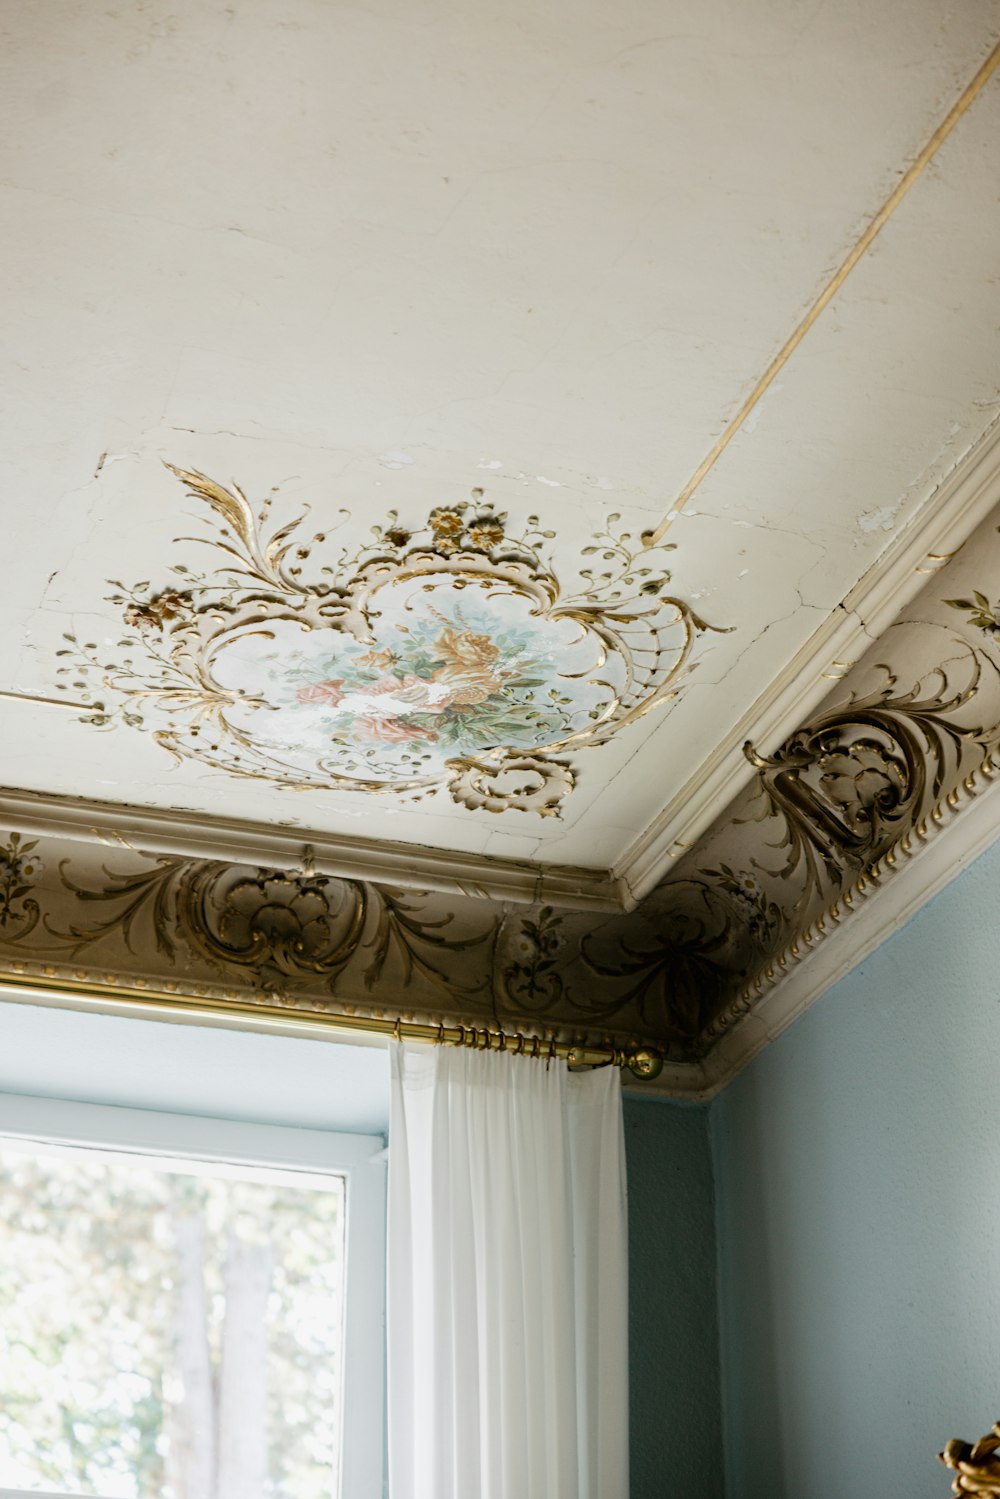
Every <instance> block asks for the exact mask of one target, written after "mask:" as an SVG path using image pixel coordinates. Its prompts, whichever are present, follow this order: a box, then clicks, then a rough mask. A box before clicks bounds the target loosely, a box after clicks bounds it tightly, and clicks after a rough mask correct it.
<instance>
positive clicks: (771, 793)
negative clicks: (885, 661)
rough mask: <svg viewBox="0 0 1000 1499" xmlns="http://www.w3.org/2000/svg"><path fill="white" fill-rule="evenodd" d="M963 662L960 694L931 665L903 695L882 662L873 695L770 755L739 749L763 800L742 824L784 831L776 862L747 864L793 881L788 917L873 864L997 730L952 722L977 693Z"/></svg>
mask: <svg viewBox="0 0 1000 1499" xmlns="http://www.w3.org/2000/svg"><path fill="white" fill-rule="evenodd" d="M965 660H966V662H967V666H968V680H967V682H966V684H965V686H964V687H962V688H960V689H958V690H954V689H952V688H951V687H950V686H949V683H948V679H947V676H946V674H945V672H944V670H943V669H942V668H940V667H939V668H935V670H934V671H933V672H932V673H930V675H929V676H928V677H927V678H925V679H924V680H923V681H921V682H918V683H917V684H916V685H915V686H914V687H913V688H912V689H911V690H910V691H909V692H904V693H898V692H897V691H896V687H897V678H896V676H895V674H894V672H893V671H892V670H891V668H890V667H888V666H884V665H883V666H881V667H880V668H879V670H880V671H882V672H884V674H885V686H884V687H883V688H882V689H881V690H880V691H877V692H873V693H870V694H869V695H867V696H864V697H859V696H857V695H852V696H851V697H850V698H849V699H848V701H847V702H846V703H844V704H842V705H839V706H837V707H834V708H831V709H829V710H828V711H826V712H825V713H822V714H820V715H819V716H818V717H817V718H815V719H813V720H812V721H811V722H810V723H808V724H805V725H804V726H803V727H802V728H800V729H798V730H796V732H795V733H794V734H792V735H791V737H790V738H788V739H787V740H786V741H785V743H784V744H783V745H782V746H781V748H780V749H779V750H778V751H777V752H776V753H775V754H774V755H771V756H766V755H762V754H760V753H759V751H758V750H756V749H755V748H754V746H753V745H752V744H750V743H749V742H748V743H747V744H746V745H744V753H745V754H746V756H747V758H748V759H749V760H750V762H751V763H752V764H753V765H755V766H756V767H757V768H758V770H759V772H760V777H759V782H758V786H759V791H760V793H761V797H760V801H759V804H758V807H757V809H756V810H755V811H751V812H749V813H748V815H747V816H746V817H744V818H742V819H740V821H742V822H750V821H753V822H762V821H764V820H766V819H769V818H772V817H778V818H780V819H781V820H782V823H783V827H784V832H783V835H782V837H781V839H780V841H779V842H777V843H775V844H774V845H773V847H775V848H776V849H778V850H784V853H785V857H784V861H783V863H782V864H781V865H780V866H778V867H776V868H769V867H768V866H767V865H766V864H765V863H763V861H761V860H758V859H754V860H753V861H752V862H753V865H754V867H755V868H756V869H759V870H763V871H764V872H766V873H768V874H772V875H777V876H778V877H780V878H781V879H782V880H788V879H790V878H793V877H796V878H798V879H800V881H801V888H800V890H799V893H798V896H797V898H796V901H795V905H794V907H793V911H794V912H795V913H798V912H800V911H801V909H802V907H803V906H804V905H805V904H806V903H807V902H808V901H809V900H810V899H811V898H812V897H813V896H815V895H817V894H819V893H821V892H822V891H823V890H824V889H828V888H829V887H830V886H833V887H834V888H836V887H839V886H840V885H841V883H842V882H843V879H844V877H845V875H846V874H847V873H849V872H856V871H857V870H858V869H859V868H863V867H864V866H865V865H866V864H868V863H870V862H872V861H873V860H874V859H876V858H877V857H878V854H879V852H880V851H881V850H882V849H884V848H885V847H887V846H888V845H889V844H890V843H891V842H893V840H894V839H896V838H898V837H899V835H900V834H901V833H902V832H904V831H905V830H906V828H907V826H909V825H910V824H912V823H913V822H915V821H916V819H917V818H918V817H919V815H920V811H921V808H922V807H923V806H924V804H925V802H926V801H927V800H928V798H930V799H931V800H933V799H934V798H936V797H937V796H938V795H939V794H940V791H941V787H942V786H943V784H944V782H945V779H946V776H947V775H948V773H949V771H952V770H956V769H957V768H958V766H959V764H960V763H961V758H962V753H963V749H964V747H965V746H966V745H968V744H977V745H982V744H984V743H986V742H987V741H988V740H989V738H990V736H991V735H995V734H996V732H997V730H996V729H995V728H990V729H984V728H982V727H973V728H967V727H963V726H962V725H961V724H959V723H958V722H956V721H955V720H954V719H953V718H952V717H951V716H950V715H953V714H956V713H958V712H959V711H960V710H961V709H962V708H963V707H964V706H965V705H966V704H967V703H969V702H970V701H971V700H972V698H973V697H975V695H976V692H977V690H978V688H979V684H980V679H981V675H982V666H981V663H980V661H979V658H978V656H977V655H976V653H975V652H973V651H967V652H966V654H965ZM928 684H929V685H928ZM935 685H936V687H937V690H936V691H934V690H932V689H933V687H934V686H935Z"/></svg>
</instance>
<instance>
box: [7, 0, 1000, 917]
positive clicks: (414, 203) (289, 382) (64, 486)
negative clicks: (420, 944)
mask: <svg viewBox="0 0 1000 1499" xmlns="http://www.w3.org/2000/svg"><path fill="white" fill-rule="evenodd" d="M2 35H3V46H2V48H0V74H2V83H0V97H2V98H3V101H4V104H3V109H4V112H5V114H6V115H7V122H6V126H5V128H4V130H3V132H2V137H0V139H2V146H0V211H2V213H3V217H4V231H3V237H4V262H5V271H6V276H5V292H4V295H3V297H2V300H0V323H2V330H3V344H4V347H5V349H6V350H7V353H8V358H7V361H6V364H5V373H4V378H3V398H4V399H3V405H4V411H5V416H4V429H5V430H4V440H3V444H2V447H0V463H2V472H3V490H2V494H3V506H4V521H5V538H6V542H7V556H8V568H7V570H6V574H5V588H4V592H3V598H2V600H0V622H2V626H3V628H2V630H0V705H2V711H3V719H4V725H5V729H6V732H5V734H4V736H3V752H2V758H0V784H2V785H4V786H5V787H6V788H8V793H9V796H8V802H9V805H13V803H14V802H15V801H16V800H17V797H18V796H20V795H22V794H24V793H27V794H30V796H31V797H33V798H34V802H33V805H34V806H35V808H36V812H37V809H39V808H48V809H49V815H50V816H55V815H56V811H58V812H59V815H60V816H61V817H62V818H63V823H62V824H61V825H62V826H63V827H64V829H65V826H67V825H68V824H67V822H66V819H67V818H69V820H70V821H72V819H73V815H74V814H73V808H74V807H77V808H78V809H80V808H82V809H83V810H81V811H79V816H78V817H77V825H78V826H77V833H79V831H80V828H82V827H83V826H84V825H88V826H89V825H92V824H93V822H94V820H95V818H97V817H102V818H104V820H105V821H106V822H108V824H109V825H110V823H114V825H115V827H116V828H118V829H119V834H120V835H121V836H125V835H126V834H127V833H128V830H129V828H132V830H133V832H134V830H135V829H136V828H140V829H141V830H142V837H143V841H142V844H141V846H142V848H144V849H150V850H160V851H162V850H167V851H171V850H174V851H177V852H178V853H191V852H198V851H199V850H201V851H203V852H204V851H211V850H214V851H215V852H219V851H220V850H221V851H222V852H224V853H226V854H228V855H229V856H231V857H236V856H237V854H238V852H239V849H240V848H242V849H243V850H244V851H247V850H253V849H256V850H257V851H258V854H259V859H260V860H266V861H268V862H274V863H286V864H287V863H288V862H289V858H290V857H291V856H290V853H289V851H290V850H291V849H293V848H294V849H299V850H301V849H303V848H305V849H307V850H313V851H317V852H318V856H319V857H320V860H321V863H323V867H326V868H328V869H330V870H332V871H334V872H337V873H347V874H350V875H352V876H355V875H356V876H359V877H365V876H367V877H370V878H372V879H375V880H378V879H380V878H382V879H389V878H391V880H392V882H393V883H394V884H396V885H401V886H406V885H411V886H419V887H420V888H429V889H439V888H448V887H449V882H450V883H451V885H452V886H454V887H457V888H460V889H461V890H462V891H464V892H465V893H467V894H471V895H473V896H481V895H482V894H488V895H492V896H494V897H497V898H506V899H512V900H516V901H520V902H530V901H531V900H537V899H539V898H540V897H541V896H542V895H544V896H545V897H546V898H551V899H553V900H554V901H555V902H556V903H557V904H559V903H561V904H565V905H566V906H567V907H573V906H576V907H578V908H580V907H587V908H591V909H603V910H605V911H608V912H627V911H628V910H629V909H631V908H632V907H634V906H635V905H636V903H637V902H638V901H640V900H641V899H642V898H644V897H646V896H648V895H649V893H650V892H651V891H654V890H655V889H656V888H657V886H658V883H659V882H662V881H663V880H664V879H665V878H666V877H668V876H669V874H670V871H671V870H672V869H673V868H674V867H675V865H676V864H677V863H678V861H680V860H683V859H684V858H685V857H689V856H690V852H691V850H692V849H693V848H695V847H696V846H697V843H698V840H699V839H701V838H702V837H703V836H705V835H707V832H708V830H709V829H710V827H711V825H712V824H713V823H714V822H715V821H716V820H717V819H718V818H719V817H720V815H721V814H722V813H723V812H724V811H725V809H726V807H727V806H729V804H730V803H731V802H732V801H733V799H734V798H735V797H737V796H738V795H739V794H740V793H741V791H742V790H743V788H744V787H747V786H749V785H750V783H751V782H752V779H753V776H754V767H753V766H752V765H751V764H750V763H749V761H748V760H747V759H746V757H745V756H744V755H743V752H742V745H743V742H744V741H745V740H746V739H747V738H748V737H749V738H753V739H754V741H755V742H756V743H758V744H761V743H769V744H774V743H776V742H778V740H779V739H780V738H781V736H783V735H785V734H787V733H789V732H791V731H792V730H793V729H794V728H795V726H796V725H797V724H799V723H801V722H803V721H804V720H805V719H806V718H807V717H808V715H809V713H811V712H812V711H813V710H814V709H815V708H816V707H817V706H818V705H819V703H820V702H821V700H822V699H823V697H824V696H825V695H826V694H827V693H829V691H830V690H831V683H836V682H837V680H838V679H840V678H843V677H844V676H845V675H846V674H847V673H848V672H849V671H850V669H851V668H852V667H853V665H854V663H855V662H856V661H857V660H859V659H860V658H861V657H862V656H863V655H864V653H865V651H866V650H867V649H868V648H869V647H870V646H871V644H872V642H873V640H876V639H878V637H879V635H880V633H881V632H882V630H883V629H884V628H885V626H886V624H887V623H888V622H889V621H890V619H891V618H893V617H894V615H895V613H896V611H897V609H898V608H899V607H900V606H901V605H904V604H905V603H906V602H907V601H908V600H909V599H910V598H911V597H912V596H913V594H914V591H915V589H916V587H917V586H918V584H919V582H920V581H922V580H921V579H918V578H915V577H914V574H913V564H912V558H911V553H912V552H913V551H914V548H916V554H917V555H923V552H926V551H927V550H930V545H929V543H928V545H923V542H924V540H925V539H926V537H928V536H930V537H931V539H932V540H933V536H932V532H933V534H934V535H936V534H937V533H936V532H934V527H935V526H936V525H938V523H939V520H940V516H941V509H940V506H941V493H942V488H941V486H942V484H943V483H944V482H945V481H946V480H947V479H948V476H949V475H951V474H952V472H953V471H954V470H955V468H956V465H957V464H958V463H959V460H960V459H961V458H962V457H963V455H965V454H966V453H968V452H969V450H970V449H972V448H973V447H974V445H975V444H976V443H977V441H978V440H979V439H980V438H981V436H982V434H983V433H984V432H986V431H987V429H988V428H989V427H990V425H991V423H992V421H993V419H994V417H995V416H996V414H997V411H998V409H1000V377H998V374H997V368H998V365H997V358H996V348H997V329H998V326H1000V277H998V275H997V264H996V245H997V244H998V243H1000V198H998V195H997V192H996V176H995V161H996V138H997V132H998V130H1000V85H998V84H997V82H996V81H995V80H994V81H992V82H991V81H990V79H991V73H990V67H991V64H990V62H989V60H990V59H991V57H992V60H993V62H995V61H996V56H995V54H994V49H995V48H996V46H997V42H998V24H997V15H996V9H995V6H994V5H993V4H992V3H986V0H983V3H976V0H963V3H962V4H960V5H953V6H942V5H941V4H940V3H939V0H933V3H932V0H886V3H883V4H880V5H878V6H872V5H870V4H864V3H861V0H857V3H854V0H845V3H841V4H837V5H833V4H823V3H806V0H779V3H775V0H740V3H735V0H731V3H727V0H708V3H706V0H698V3H694V0H675V3H673V4H671V5H670V6H669V7H664V6H663V5H662V4H661V5H653V4H650V3H642V0H625V3H623V4H621V5H618V6H615V7H612V8H610V9H609V8H608V7H607V6H604V5H597V4H594V3H591V0H584V3H582V4H581V3H579V0H577V3H575V4H573V5H572V6H570V5H569V4H566V3H564V0H545V3H544V4H542V5H539V4H537V3H535V4H530V5H529V4H527V3H521V0H513V3H511V4H507V5H505V6H504V7H502V8H501V9H500V10H498V11H495V12H487V11H484V10H481V9H479V8H477V7H474V6H467V5H466V6H456V5H453V4H451V3H448V0H406V3H405V4H403V3H396V0H377V3H373V4H370V5H368V4H340V3H332V0H280V3H278V0H242V3H240V4H238V5H236V4H234V5H232V6H222V5H217V4H206V3H204V0H171V3H170V4H169V5H167V4H166V3H158V0H150V3H145V0H142V3H139V0H137V3H131V4H127V5H123V6H119V7H116V8H110V9H104V8H100V7H95V6H93V5H89V4H84V3H72V0H65V3H52V4H49V5H46V6H44V7H39V6H37V5H32V4H29V3H26V0H22V3H14V4H10V5H8V6H7V7H6V8H5V11H4V16H3V19H2ZM977 518H979V517H978V515H977V516H972V515H971V512H970V523H969V526H967V527H966V531H968V530H969V529H970V527H971V523H972V521H973V520H975V519H977ZM961 539H962V540H964V539H965V536H964V534H963V536H962V537H961ZM921 546H923V551H921ZM901 559H902V560H901ZM10 798H13V801H11V800H10ZM22 799H23V798H22ZM95 806H96V810H95ZM52 809H56V811H53V810H52ZM38 815H39V816H41V813H38ZM81 819H82V820H81ZM36 821H37V818H36ZM42 821H43V822H44V817H42ZM29 822H30V819H29ZM39 825H40V824H39ZM316 856H317V854H316V853H307V854H306V855H304V858H305V860H306V864H307V865H308V862H309V860H310V859H312V858H314V857H316Z"/></svg>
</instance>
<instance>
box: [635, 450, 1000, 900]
mask: <svg viewBox="0 0 1000 1499" xmlns="http://www.w3.org/2000/svg"><path fill="white" fill-rule="evenodd" d="M998 502H1000V422H995V423H993V425H992V426H991V427H990V428H989V430H988V431H987V432H986V433H985V435H984V436H983V437H982V438H980V440H979V441H978V442H977V443H976V445H975V447H974V448H972V449H971V451H970V452H969V453H967V454H966V456H965V457H964V458H963V459H962V460H961V462H960V463H959V464H958V465H957V466H956V468H955V469H954V470H953V471H952V472H951V474H950V475H949V476H948V477H947V478H946V479H945V480H944V481H943V482H942V483H941V484H940V485H938V486H937V488H936V489H935V490H934V491H932V492H931V494H930V495H929V496H928V498H927V499H926V500H925V502H924V504H923V505H922V506H921V507H920V509H919V510H918V512H917V513H916V514H915V515H914V516H913V518H912V520H911V521H910V522H909V524H908V525H907V526H905V527H904V528H903V529H902V530H901V531H900V532H899V533H898V534H897V535H896V536H894V537H893V539H892V540H891V541H890V543H889V545H888V546H887V547H886V549H885V551H884V552H883V553H882V555H881V557H879V558H878V559H877V561H876V562H875V563H873V565H872V566H871V567H870V568H869V569H868V571H867V573H865V575H864V577H863V578H862V579H861V580H860V582H858V583H857V584H856V585H855V587H854V588H852V589H851V591H850V593H848V594H847V595H846V597H845V598H844V600H843V603H842V604H840V605H838V606H837V608H836V609H834V611H833V613H832V614H830V615H829V616H828V617H827V619H825V620H824V621H823V623H822V624H821V625H820V627H819V629H817V630H816V631H815V632H814V633H813V635H812V636H811V637H810V639H809V640H808V641H807V642H806V644H805V645H804V646H803V647H802V649H801V650H800V651H798V652H797V654H796V655H795V656H793V657H792V659H791V660H790V661H789V662H788V663H787V665H786V666H785V667H783V669H782V670H781V671H780V672H779V673H778V675H777V676H776V677H775V678H774V679H773V681H772V682H771V684H770V686H769V687H768V688H767V690H766V691H765V692H763V693H762V694H761V696H760V697H758V698H757V700H756V702H754V703H753V705H752V706H751V707H750V708H749V709H748V710H747V712H746V713H744V714H743V716H742V718H741V719H740V720H739V722H738V723H737V724H736V725H735V727H734V728H733V729H732V730H731V731H730V733H729V734H728V735H727V736H726V737H725V738H724V739H722V740H721V741H720V742H719V744H718V745H717V746H716V748H715V749H714V750H713V751H712V753H711V754H710V755H709V756H708V757H707V758H706V760H705V762H704V765H703V766H702V767H701V769H700V770H699V772H698V774H697V775H695V776H693V777H691V779H690V780H688V781H687V782H686V783H685V784H684V786H683V787H681V789H680V790H679V791H678V792H677V793H676V795H674V796H673V797H672V798H671V800H670V801H669V802H668V803H667V805H666V806H665V807H664V808H663V810H662V811H661V812H660V814H659V815H658V817H657V818H656V819H655V821H654V822H653V823H651V824H650V826H649V828H648V829H647V830H646V832H645V833H643V834H642V836H641V837H640V838H639V839H637V840H636V842H635V843H633V844H632V846H631V848H630V849H629V850H628V851H627V852H626V853H625V855H624V856H623V857H622V858H621V859H620V860H619V861H618V862H617V864H616V865H615V866H614V868H613V869H612V870H611V871H610V872H609V878H610V879H611V880H612V881H617V882H619V884H620V886H621V887H622V888H623V890H624V901H625V908H626V909H627V910H630V909H632V908H633V907H634V906H636V905H637V904H638V903H639V901H640V900H642V898H643V897H644V896H646V895H648V894H649V892H650V890H652V889H653V887H654V886H655V885H657V884H658V883H659V881H660V880H661V879H662V878H663V876H664V875H665V874H666V873H667V871H668V870H669V868H670V867H671V865H672V864H674V863H675V862H676V861H677V860H678V859H679V858H680V857H682V856H683V855H684V854H686V853H687V852H689V850H690V848H691V845H692V844H695V843H697V841H698V839H699V838H700V837H701V836H702V834H703V833H704V832H705V831H706V829H707V828H708V827H709V826H710V825H711V823H712V822H714V820H715V819H716V817H718V815H719V814H720V812H721V811H722V810H723V808H724V807H726V806H727V805H728V804H729V803H730V802H731V801H732V800H733V798H734V797H735V796H736V795H737V794H738V793H739V792H740V791H742V790H743V788H744V787H745V786H747V785H748V784H749V783H750V781H751V780H752V779H753V777H754V773H755V772H754V770H753V767H752V766H751V765H750V764H749V762H748V761H747V759H746V757H745V755H744V754H743V744H744V742H745V741H746V740H747V739H749V738H752V739H753V740H754V742H755V743H757V744H762V743H770V742H780V741H781V740H783V739H784V738H785V737H786V735H788V734H789V733H791V732H793V731H794V730H795V728H796V727H797V725H798V724H800V723H801V722H803V720H805V719H807V718H808V717H809V716H810V715H811V714H812V713H813V712H814V711H815V709H816V708H817V707H818V706H819V704H820V703H821V702H822V701H823V700H824V698H826V697H827V696H828V694H829V692H830V684H831V682H832V681H836V680H837V679H839V678H841V677H843V676H844V675H846V672H845V666H847V667H849V666H851V665H853V664H854V661H855V660H856V659H858V658H860V657H861V656H862V655H863V654H864V653H865V651H867V650H868V649H869V648H870V647H871V645H872V644H873V642H874V640H876V639H877V637H878V636H879V635H880V634H881V633H882V631H883V630H885V629H886V628H887V626H888V625H890V624H891V623H892V621H893V620H894V619H895V618H896V615H897V614H898V613H899V611H900V610H901V609H903V608H905V607H906V605H907V604H909V603H910V602H911V601H912V600H913V599H914V598H915V597H916V596H917V594H918V593H919V592H920V590H921V588H922V587H923V586H924V584H925V583H926V581H927V577H928V575H929V574H931V573H934V572H937V571H938V570H939V569H940V568H941V567H942V566H943V565H944V564H945V563H946V562H947V561H948V560H949V558H950V557H951V556H953V555H954V553H955V552H956V551H958V549H959V548H960V547H961V546H962V545H963V544H964V542H965V541H967V540H968V538H969V536H970V535H971V534H972V532H973V531H974V530H975V528H976V527H977V526H978V525H979V523H980V522H981V521H982V520H983V519H984V518H985V517H986V516H987V515H988V514H989V512H990V511H991V510H992V509H993V507H994V506H995V505H997V503H998Z"/></svg>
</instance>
